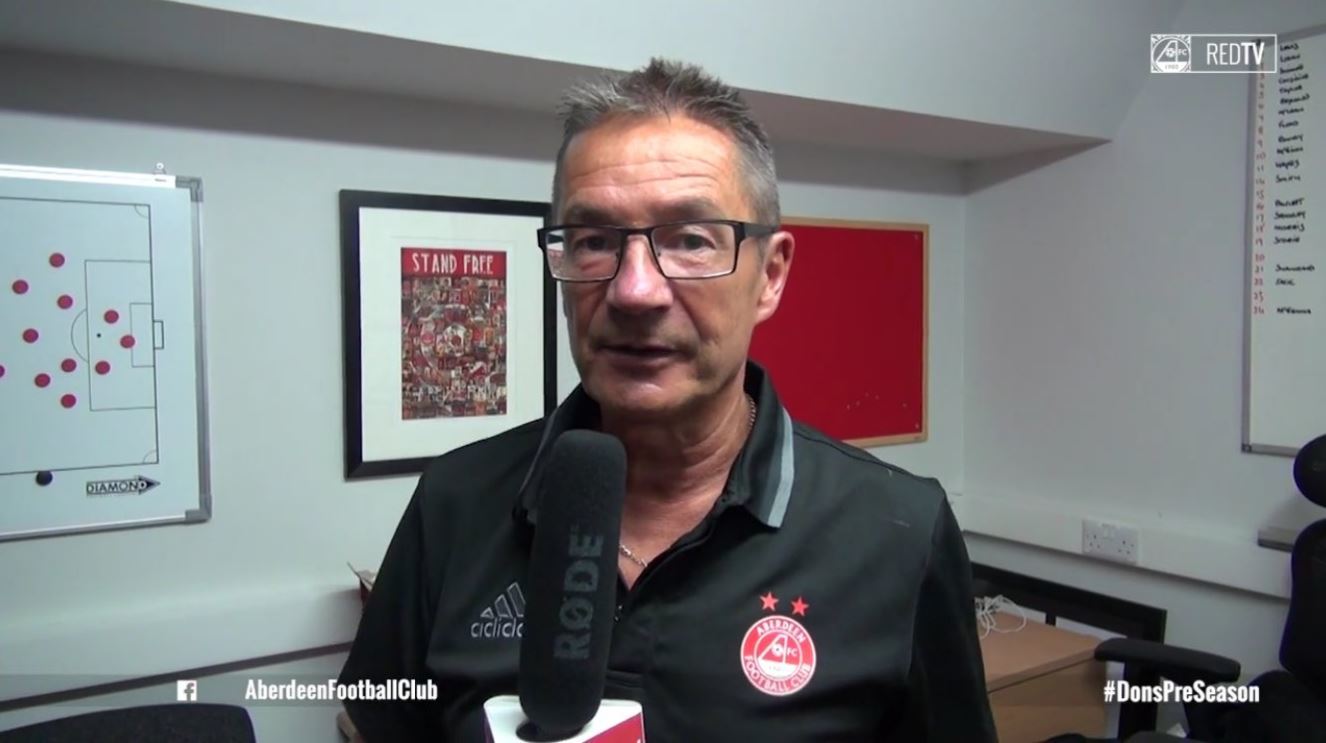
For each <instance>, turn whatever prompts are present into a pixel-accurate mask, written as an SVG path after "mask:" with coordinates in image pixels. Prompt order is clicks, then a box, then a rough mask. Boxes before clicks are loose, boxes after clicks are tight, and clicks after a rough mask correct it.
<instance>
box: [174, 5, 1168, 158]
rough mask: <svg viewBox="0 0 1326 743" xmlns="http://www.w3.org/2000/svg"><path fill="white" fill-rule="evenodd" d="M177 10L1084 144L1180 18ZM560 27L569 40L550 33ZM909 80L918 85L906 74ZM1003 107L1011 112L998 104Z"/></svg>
mask: <svg viewBox="0 0 1326 743" xmlns="http://www.w3.org/2000/svg"><path fill="white" fill-rule="evenodd" d="M174 1H175V2H178V3H180V4H182V5H195V6H201V7H206V8H211V9H219V10H224V11H231V12H239V13H246V14H252V15H254V16H262V17H273V18H281V19H286V20H292V21H299V22H301V23H306V24H312V25H318V26H331V27H335V28H341V29H347V30H351V31H360V32H368V33H372V34H378V35H382V36H387V37H397V38H403V39H413V40H418V41H425V42H428V43H432V44H445V45H449V46H456V47H464V48H473V49H482V50H485V51H492V52H500V53H503V54H508V55H514V56H520V57H533V58H536V59H545V60H553V61H558V62H570V63H574V64H578V65H586V66H590V67H604V68H609V69H622V70H625V69H631V68H633V67H635V66H637V65H639V64H640V63H641V57H642V56H643V55H646V54H662V55H667V56H676V57H680V58H683V59H691V60H704V63H705V64H706V65H707V66H708V67H709V68H710V69H711V70H712V71H713V72H715V73H717V74H719V75H722V76H723V77H724V79H726V80H727V81H728V82H729V83H731V84H733V85H736V86H738V87H742V88H747V89H751V90H759V91H765V92H769V93H780V94H784V95H790V96H797V97H804V98H810V99H813V100H824V101H835V102H841V103H850V104H856V105H861V106H869V107H876V108H884V109H895V110H899V111H911V112H919V113H925V114H932V115H934V116H943V117H950V118H955V119H969V120H973V121H981V122H991V123H998V124H1004V125H1007V126H1015V127H1023V128H1027V129H1037V130H1046V131H1060V132H1065V133H1072V134H1078V135H1083V136H1090V137H1108V136H1109V135H1110V134H1111V133H1112V132H1113V131H1114V128H1115V126H1116V125H1117V123H1118V121H1119V118H1120V117H1121V116H1122V113H1123V111H1125V110H1126V109H1127V106H1128V101H1129V100H1131V98H1132V96H1133V95H1134V92H1135V91H1136V86H1137V84H1138V78H1139V77H1140V76H1141V75H1142V74H1143V69H1144V68H1142V67H1141V66H1139V65H1136V64H1134V63H1133V62H1132V61H1131V60H1130V57H1129V55H1128V54H1121V53H1120V49H1121V47H1122V48H1126V49H1128V50H1129V51H1130V52H1133V57H1137V56H1141V55H1144V54H1145V53H1146V52H1145V49H1146V44H1147V34H1148V33H1150V32H1152V31H1155V30H1157V29H1159V28H1161V27H1163V26H1164V25H1165V24H1167V23H1168V22H1169V21H1170V19H1172V18H1173V17H1174V13H1175V12H1176V10H1177V8H1178V5H1179V3H1178V1H1177V0H1152V2H1147V3H1132V4H1117V3H1102V2H1097V1H1096V0H1001V2H998V3H980V2H955V1H953V0H938V1H937V0H891V1H890V2H887V3H885V2H878V1H877V0H837V1H836V2H833V3H829V4H827V5H820V4H815V3H806V2H801V1H800V0H728V1H727V2H722V3H713V2H706V0H674V2H671V3H668V5H667V6H666V8H664V6H658V5H651V4H645V5H642V6H638V7H635V6H632V5H631V4H629V3H627V4H624V3H620V2H614V1H613V0H569V1H567V2H561V3H530V2H524V1H523V0H489V2H485V3H469V4H461V3H438V2H433V1H432V0H386V1H385V2H379V3H374V4H371V5H370V4H366V3H362V2H356V1H355V0H336V1H334V2H328V1H327V0H277V1H275V2H274V1H273V0H174ZM568 22H570V23H572V24H574V25H573V26H571V27H570V29H574V30H569V29H568V30H563V29H567V24H568ZM550 29H558V30H557V31H550ZM568 31H569V32H568ZM587 39H592V41H590V42H589V43H586V40H587ZM1047 60H1052V62H1051V63H1049V64H1047V63H1046V62H1047ZM918 70H923V73H921V74H920V75H918V74H914V73H913V71H918ZM900 73H901V74H900ZM1010 99H1016V100H1017V101H1018V105H1016V106H1010V105H1007V102H1008V101H1009V100H1010Z"/></svg>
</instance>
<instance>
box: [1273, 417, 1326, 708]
mask: <svg viewBox="0 0 1326 743" xmlns="http://www.w3.org/2000/svg"><path fill="white" fill-rule="evenodd" d="M1294 483H1295V484H1296V485H1298V489H1299V490H1300V491H1301V492H1302V493H1303V495H1304V496H1305V497H1307V498H1308V500H1311V501H1312V502H1313V503H1316V504H1317V505H1320V506H1326V436H1319V437H1317V438H1316V439H1313V440H1312V441H1310V442H1308V444H1307V446H1304V447H1303V448H1302V449H1300V450H1299V452H1298V456H1297V457H1295V458H1294ZM1290 576H1291V579H1292V581H1293V584H1292V588H1291V589H1290V593H1289V614H1288V616H1287V617H1286V618H1285V632H1284V635H1283V636H1282V637H1281V638H1280V665H1282V666H1284V668H1285V670H1286V671H1289V672H1290V673H1292V674H1293V675H1294V677H1295V678H1296V679H1298V680H1299V681H1300V682H1301V683H1303V684H1304V685H1306V686H1308V687H1309V688H1311V689H1313V690H1314V691H1315V692H1316V693H1317V695H1318V697H1319V698H1321V699H1323V700H1326V519H1322V520H1320V521H1317V522H1316V523H1314V524H1311V525H1309V526H1308V527H1307V528H1306V529H1304V530H1303V531H1302V532H1301V533H1299V535H1298V539H1296V540H1295V541H1294V551H1293V554H1292V556H1291V557H1290Z"/></svg>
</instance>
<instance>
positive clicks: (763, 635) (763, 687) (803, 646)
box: [741, 592, 815, 697]
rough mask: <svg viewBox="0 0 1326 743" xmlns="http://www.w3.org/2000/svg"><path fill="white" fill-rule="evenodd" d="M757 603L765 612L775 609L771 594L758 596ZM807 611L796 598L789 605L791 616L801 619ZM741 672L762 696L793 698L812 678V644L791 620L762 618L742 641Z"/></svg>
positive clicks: (776, 603)
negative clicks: (791, 695)
mask: <svg viewBox="0 0 1326 743" xmlns="http://www.w3.org/2000/svg"><path fill="white" fill-rule="evenodd" d="M760 602H761V603H762V604H763V606H762V609H763V610H764V611H774V612H776V611H777V609H778V599H777V598H776V597H774V595H773V593H772V592H770V593H766V594H765V595H764V596H761V597H760ZM809 607H810V605H809V604H807V603H806V602H805V601H803V600H802V599H801V597H799V596H798V597H797V599H796V601H793V602H792V613H793V614H794V615H799V616H803V617H804V616H805V615H806V609H808V608H809ZM741 669H742V670H743V671H745V672H746V678H747V680H749V681H750V682H751V685H752V686H754V687H755V688H756V689H759V690H760V691H762V692H764V693H765V694H770V695H773V696H779V697H782V696H787V695H789V694H795V693H796V692H798V691H800V690H801V689H802V687H804V686H805V685H806V684H808V683H810V679H811V677H812V676H814V675H815V642H814V641H813V640H811V639H810V633H809V632H807V631H806V628H805V627H804V626H802V624H801V622H798V621H797V620H795V619H793V618H792V617H788V616H783V615H780V614H776V613H775V614H769V615H765V616H763V617H760V619H759V620H758V621H756V622H755V624H752V625H751V626H750V629H748V630H746V636H745V637H744V638H743V639H742V641H741Z"/></svg>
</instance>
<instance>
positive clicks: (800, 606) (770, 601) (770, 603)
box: [760, 591, 810, 617]
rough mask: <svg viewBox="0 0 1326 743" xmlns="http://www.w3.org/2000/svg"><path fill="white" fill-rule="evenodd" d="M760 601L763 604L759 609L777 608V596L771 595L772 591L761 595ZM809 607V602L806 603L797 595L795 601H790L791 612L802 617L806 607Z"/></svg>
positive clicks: (771, 609) (804, 614)
mask: <svg viewBox="0 0 1326 743" xmlns="http://www.w3.org/2000/svg"><path fill="white" fill-rule="evenodd" d="M760 603H761V604H763V606H761V607H760V609H761V610H763V611H774V610H775V609H777V608H778V598H777V597H776V596H774V595H773V591H769V592H768V593H766V594H764V595H763V596H761V597H760ZM809 608H810V604H807V603H806V602H805V601H802V600H801V597H800V596H797V598H796V601H793V602H792V613H793V614H797V615H800V616H803V617H804V616H806V609H809Z"/></svg>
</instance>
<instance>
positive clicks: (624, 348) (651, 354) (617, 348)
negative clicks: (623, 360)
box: [603, 343, 676, 359]
mask: <svg viewBox="0 0 1326 743" xmlns="http://www.w3.org/2000/svg"><path fill="white" fill-rule="evenodd" d="M603 348H604V349H605V350H607V351H608V352H610V353H615V354H621V355H623V356H630V357H632V358H639V359H658V358H663V357H665V356H671V355H673V354H674V353H676V351H674V350H673V349H671V348H669V347H667V346H654V345H636V344H613V343H609V344H605V345H604V346H603Z"/></svg>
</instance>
